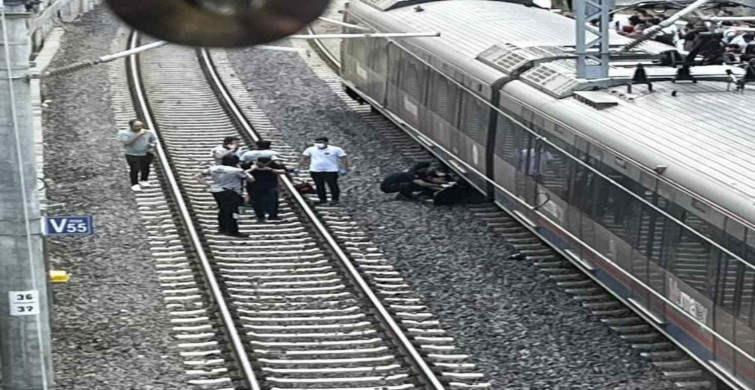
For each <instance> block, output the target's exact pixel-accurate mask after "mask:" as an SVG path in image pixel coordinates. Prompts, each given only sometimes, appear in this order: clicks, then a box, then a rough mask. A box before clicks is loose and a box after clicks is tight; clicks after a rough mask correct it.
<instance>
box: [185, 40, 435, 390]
mask: <svg viewBox="0 0 755 390" xmlns="http://www.w3.org/2000/svg"><path fill="white" fill-rule="evenodd" d="M200 56H201V58H202V62H203V66H204V67H205V69H206V70H207V73H208V74H209V76H210V78H211V80H212V83H214V84H215V87H216V88H217V91H219V94H220V98H222V101H223V104H224V105H225V106H226V107H228V108H229V109H230V111H231V113H232V114H233V116H234V117H235V119H236V120H237V121H238V123H239V124H240V125H241V127H242V128H243V131H244V133H246V134H247V135H248V136H249V137H250V138H251V139H252V140H254V141H255V142H256V141H259V140H260V139H261V138H260V137H259V135H258V134H257V133H256V131H255V130H254V127H253V126H252V125H251V124H250V123H249V121H248V120H247V118H246V116H245V115H244V114H243V113H242V112H241V110H240V109H239V108H238V107H237V105H236V102H235V101H234V100H233V98H232V97H231V95H230V93H229V92H228V90H227V88H226V86H225V84H224V83H223V81H222V80H221V79H220V76H219V75H218V74H217V72H216V70H215V66H214V63H213V62H212V59H211V58H210V54H209V51H208V50H207V49H200ZM280 179H281V182H282V183H283V185H284V186H285V187H286V188H287V189H288V191H289V192H290V193H291V196H292V197H293V198H294V199H295V200H296V202H297V203H298V204H299V206H300V207H301V209H302V211H304V213H305V214H306V215H307V217H308V218H309V220H310V221H311V222H312V224H313V225H314V226H315V228H316V230H317V232H318V233H319V234H320V235H321V237H322V238H323V239H324V240H325V241H326V242H327V244H328V246H329V247H330V249H331V250H332V251H333V252H334V253H335V255H336V257H337V258H338V260H339V261H340V262H341V264H342V265H343V266H344V268H345V269H346V270H347V271H348V273H349V277H350V278H351V279H352V280H353V281H354V282H355V283H356V285H357V287H358V288H359V289H360V290H361V292H362V293H363V294H364V295H365V297H366V298H367V299H368V300H369V302H370V304H372V306H373V308H374V309H375V311H376V314H377V315H378V317H379V318H380V320H381V321H382V322H383V323H384V324H385V326H386V327H387V328H388V329H387V330H388V331H389V332H391V334H392V335H393V336H395V337H396V339H397V340H398V341H399V348H401V349H402V350H403V351H404V352H405V353H407V354H408V355H409V357H410V358H411V359H410V364H411V365H413V366H414V367H415V368H416V369H417V370H418V371H419V374H420V375H421V380H423V381H424V382H426V384H428V385H429V386H430V388H431V389H434V390H443V389H445V387H444V386H443V384H442V383H441V382H440V380H439V379H438V377H437V376H436V375H435V373H434V372H433V371H432V369H431V368H430V367H429V366H428V364H427V362H426V361H425V360H424V359H423V358H422V356H421V355H420V353H419V352H418V351H417V349H416V348H415V347H414V345H413V344H412V343H411V341H410V340H409V338H408V337H407V336H406V335H405V334H404V331H403V330H402V329H401V327H400V326H399V325H398V324H397V323H396V321H395V320H394V319H393V317H392V316H391V314H390V313H389V312H388V310H387V309H386V308H385V306H384V305H383V303H382V302H381V301H380V299H379V298H378V297H377V295H375V293H374V292H373V291H372V289H371V288H370V286H369V284H367V282H366V281H365V280H364V278H363V277H362V275H360V274H359V271H358V270H357V269H356V267H355V266H354V263H353V262H352V261H351V259H349V257H348V256H347V255H346V253H345V252H344V251H343V249H341V247H340V245H338V243H337V242H336V240H335V238H333V236H332V235H331V234H330V232H329V231H328V229H327V228H326V227H325V225H324V224H323V223H322V222H321V221H320V219H319V217H318V216H317V215H316V214H315V212H314V211H313V210H312V208H311V207H310V206H309V204H308V203H307V201H306V200H305V199H304V197H303V196H301V194H299V191H297V190H296V188H295V187H294V183H293V182H292V181H291V179H289V178H288V176H285V175H282V176H280Z"/></svg>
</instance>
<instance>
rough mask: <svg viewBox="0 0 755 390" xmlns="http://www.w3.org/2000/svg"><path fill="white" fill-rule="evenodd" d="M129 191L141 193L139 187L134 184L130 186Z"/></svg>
mask: <svg viewBox="0 0 755 390" xmlns="http://www.w3.org/2000/svg"><path fill="white" fill-rule="evenodd" d="M131 190H133V191H141V190H142V187H141V186H139V185H138V184H134V185H132V186H131Z"/></svg>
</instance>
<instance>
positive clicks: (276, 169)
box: [249, 157, 286, 222]
mask: <svg viewBox="0 0 755 390" xmlns="http://www.w3.org/2000/svg"><path fill="white" fill-rule="evenodd" d="M285 173H286V170H285V169H284V168H283V167H282V166H281V165H279V164H278V163H276V162H275V161H272V158H271V157H257V160H256V161H255V162H254V165H253V166H252V168H251V169H250V170H249V174H251V175H252V177H254V182H253V183H252V184H251V185H250V186H249V191H250V192H251V195H252V207H253V208H254V214H255V215H256V216H257V221H258V222H265V220H266V218H265V213H267V219H269V220H271V221H274V220H279V219H280V217H278V176H279V175H283V174H285Z"/></svg>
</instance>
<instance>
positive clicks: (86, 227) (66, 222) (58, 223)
mask: <svg viewBox="0 0 755 390" xmlns="http://www.w3.org/2000/svg"><path fill="white" fill-rule="evenodd" d="M91 234H94V220H93V218H92V216H91V215H85V216H76V217H47V218H46V221H45V235H47V236H88V235H91Z"/></svg>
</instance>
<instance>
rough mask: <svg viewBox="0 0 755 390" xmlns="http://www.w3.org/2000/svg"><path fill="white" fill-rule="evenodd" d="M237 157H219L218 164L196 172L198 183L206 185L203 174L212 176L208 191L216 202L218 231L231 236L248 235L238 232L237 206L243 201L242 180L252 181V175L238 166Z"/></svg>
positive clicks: (231, 155) (195, 177)
mask: <svg viewBox="0 0 755 390" xmlns="http://www.w3.org/2000/svg"><path fill="white" fill-rule="evenodd" d="M238 163H239V158H238V157H236V156H234V155H233V154H230V155H228V156H225V157H223V158H222V159H221V161H220V164H218V165H213V166H211V167H210V168H209V169H205V170H204V171H202V172H199V173H197V174H196V175H195V176H194V179H196V180H197V181H198V182H199V183H202V184H205V185H207V184H208V183H207V182H206V181H205V180H204V177H205V176H211V177H212V185H211V186H210V192H212V196H213V197H214V198H215V202H217V204H218V233H220V234H225V235H228V236H232V237H249V235H248V234H246V233H240V232H239V222H238V213H239V206H241V205H242V204H243V203H244V198H242V197H241V193H242V189H243V182H244V181H246V182H254V177H252V176H251V175H250V174H249V171H245V170H243V169H241V168H239V167H238Z"/></svg>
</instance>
